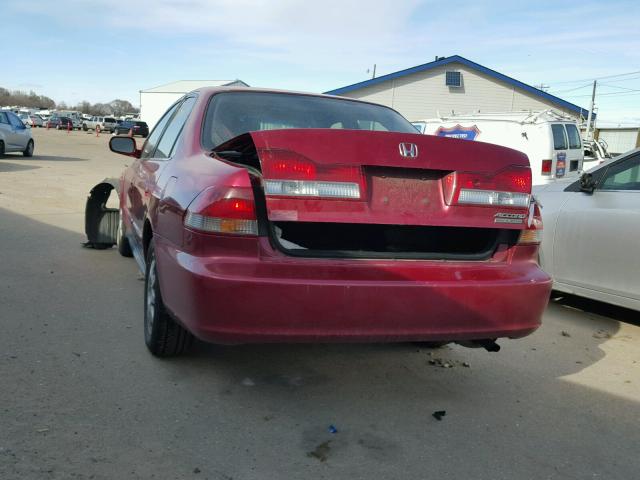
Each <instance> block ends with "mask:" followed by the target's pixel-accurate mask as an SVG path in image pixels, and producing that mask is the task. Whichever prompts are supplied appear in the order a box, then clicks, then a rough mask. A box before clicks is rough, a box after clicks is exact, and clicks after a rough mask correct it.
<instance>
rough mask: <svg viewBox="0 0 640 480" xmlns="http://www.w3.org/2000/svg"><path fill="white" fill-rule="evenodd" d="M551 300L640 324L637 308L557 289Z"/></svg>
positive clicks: (581, 309)
mask: <svg viewBox="0 0 640 480" xmlns="http://www.w3.org/2000/svg"><path fill="white" fill-rule="evenodd" d="M550 301H551V302H554V303H557V304H558V305H562V306H564V307H567V308H573V309H576V310H579V311H582V312H585V313H590V314H594V315H599V316H601V317H605V318H609V319H611V320H614V321H621V322H626V323H630V324H633V325H638V326H640V313H638V312H637V311H636V310H631V309H628V308H624V307H619V306H617V305H611V304H610V303H604V302H600V301H598V300H592V299H590V298H584V297H579V296H577V295H572V294H570V293H564V292H557V291H554V292H552V294H551V300H550Z"/></svg>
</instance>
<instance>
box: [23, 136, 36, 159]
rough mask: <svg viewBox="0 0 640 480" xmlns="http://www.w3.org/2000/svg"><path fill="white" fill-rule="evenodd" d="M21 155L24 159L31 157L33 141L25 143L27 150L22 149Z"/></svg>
mask: <svg viewBox="0 0 640 480" xmlns="http://www.w3.org/2000/svg"><path fill="white" fill-rule="evenodd" d="M22 155H24V156H25V157H33V140H29V143H27V148H25V149H24V151H23V152H22Z"/></svg>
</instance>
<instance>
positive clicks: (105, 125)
mask: <svg viewBox="0 0 640 480" xmlns="http://www.w3.org/2000/svg"><path fill="white" fill-rule="evenodd" d="M115 127H116V119H115V118H113V117H91V118H90V119H89V120H84V122H83V124H82V129H83V130H84V131H87V130H96V129H98V130H99V131H101V132H109V133H113V132H114V131H115Z"/></svg>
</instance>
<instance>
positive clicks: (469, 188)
mask: <svg viewBox="0 0 640 480" xmlns="http://www.w3.org/2000/svg"><path fill="white" fill-rule="evenodd" d="M442 187H443V191H444V199H445V202H446V203H447V205H486V206H492V205H497V206H501V207H514V208H527V207H528V206H529V203H530V199H531V169H530V168H529V167H519V166H511V167H508V168H506V169H505V170H502V171H500V172H498V173H497V174H496V175H493V176H487V175H485V174H483V173H472V172H452V173H450V174H449V175H447V176H446V177H444V178H443V180H442Z"/></svg>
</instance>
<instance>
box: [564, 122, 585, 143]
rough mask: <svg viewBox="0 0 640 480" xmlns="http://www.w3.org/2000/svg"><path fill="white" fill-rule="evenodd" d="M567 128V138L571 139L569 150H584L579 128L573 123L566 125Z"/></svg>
mask: <svg viewBox="0 0 640 480" xmlns="http://www.w3.org/2000/svg"><path fill="white" fill-rule="evenodd" d="M565 127H566V128H567V137H569V148H570V149H572V150H576V149H580V148H582V145H581V143H580V133H579V132H578V127H576V126H575V125H574V124H572V123H567V124H565Z"/></svg>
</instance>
